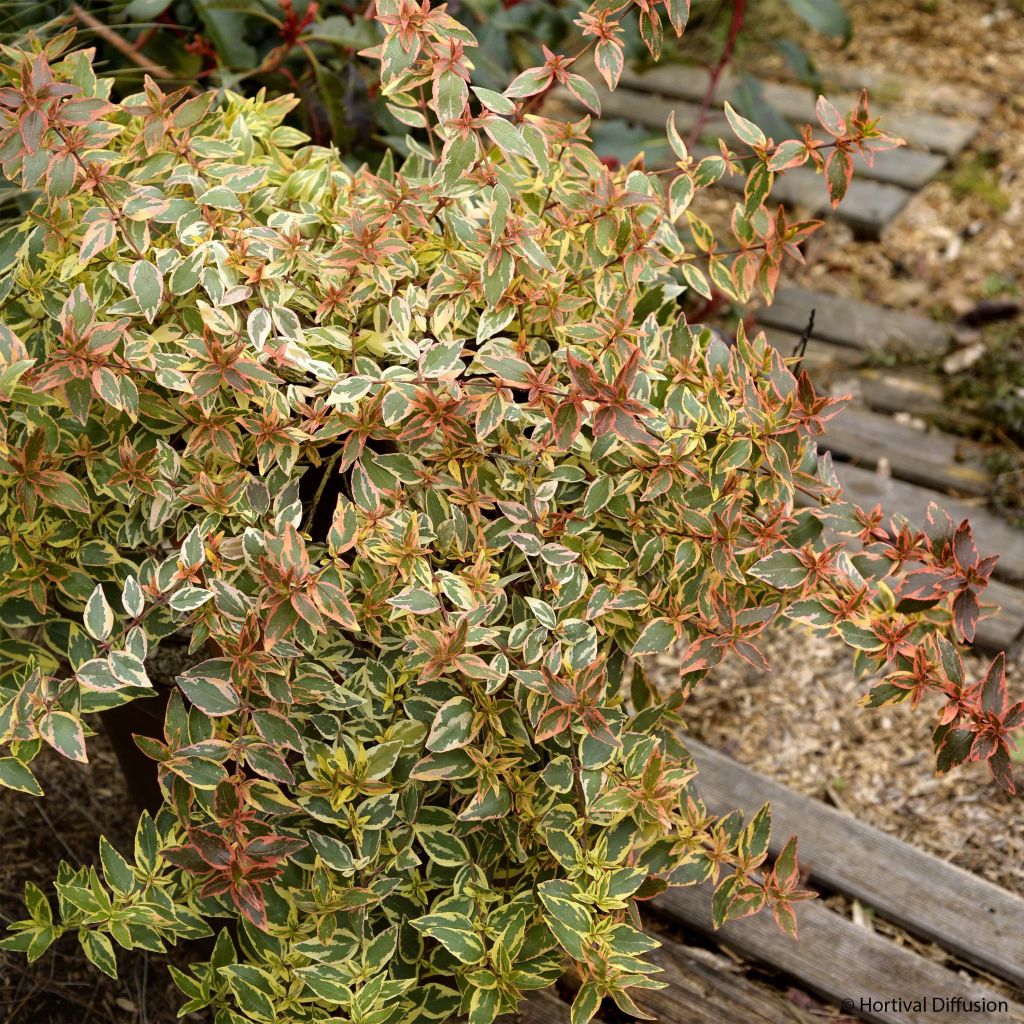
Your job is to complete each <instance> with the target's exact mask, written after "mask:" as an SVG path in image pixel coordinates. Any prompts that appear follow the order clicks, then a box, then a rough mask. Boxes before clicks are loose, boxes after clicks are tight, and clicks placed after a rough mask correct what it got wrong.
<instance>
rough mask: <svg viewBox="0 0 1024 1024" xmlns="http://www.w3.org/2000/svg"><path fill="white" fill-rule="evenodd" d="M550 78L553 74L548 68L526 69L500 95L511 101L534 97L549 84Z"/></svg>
mask: <svg viewBox="0 0 1024 1024" xmlns="http://www.w3.org/2000/svg"><path fill="white" fill-rule="evenodd" d="M552 78H553V72H552V71H551V70H550V69H549V68H527V69H526V70H525V71H522V72H520V73H519V74H518V75H516V77H515V78H514V79H512V84H511V85H510V86H509V87H508V88H507V89H506V90H505V91H504V93H502V95H503V96H509V97H511V98H512V99H525V98H526V97H528V96H536V95H537V93H539V92H543V91H544V89H546V88H547V87H548V86H549V85H550V84H551V81H552Z"/></svg>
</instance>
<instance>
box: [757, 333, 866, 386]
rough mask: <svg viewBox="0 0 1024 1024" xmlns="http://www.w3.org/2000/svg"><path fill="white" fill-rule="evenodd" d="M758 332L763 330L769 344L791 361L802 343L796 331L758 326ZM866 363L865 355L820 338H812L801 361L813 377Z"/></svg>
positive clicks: (801, 364)
mask: <svg viewBox="0 0 1024 1024" xmlns="http://www.w3.org/2000/svg"><path fill="white" fill-rule="evenodd" d="M758 330H759V331H760V330H763V331H764V334H765V337H766V338H767V339H768V343H769V344H770V345H773V346H774V347H775V348H777V349H778V350H779V353H780V354H781V355H783V356H785V357H786V358H787V359H789V358H790V357H791V356H792V355H793V353H794V352H795V351H796V346H797V344H798V342H799V341H800V335H799V334H797V333H796V332H794V331H784V330H781V329H780V328H777V327H763V326H762V325H761V324H758ZM863 361H864V353H863V352H859V351H858V350H857V349H855V348H849V347H848V346H847V345H833V344H832V343H831V342H828V341H822V340H820V339H818V338H811V340H810V341H809V342H808V344H807V351H806V352H805V353H804V357H803V359H802V360H801V363H800V366H801V369H804V370H807V372H808V373H810V374H811V375H812V376H813V375H815V374H819V375H823V374H826V373H829V372H831V371H833V370H839V369H846V370H849V369H850V368H852V367H856V366H858V365H859V364H860V363H862V362H863Z"/></svg>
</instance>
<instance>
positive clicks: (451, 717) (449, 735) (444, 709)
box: [427, 696, 475, 754]
mask: <svg viewBox="0 0 1024 1024" xmlns="http://www.w3.org/2000/svg"><path fill="white" fill-rule="evenodd" d="M474 717H475V708H474V707H473V703H472V701H470V700H469V698H468V697H463V696H459V697H452V699H451V700H449V701H447V702H446V703H444V704H442V705H441V707H440V708H439V709H438V712H437V714H436V715H435V716H434V722H433V725H431V727H430V735H429V736H428V737H427V750H430V751H433V752H434V753H436V754H442V753H445V752H446V751H449V750H455V749H457V748H458V747H464V746H466V744H467V743H469V742H470V740H471V739H472V737H473V719H474Z"/></svg>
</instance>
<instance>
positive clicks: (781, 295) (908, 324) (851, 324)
mask: <svg viewBox="0 0 1024 1024" xmlns="http://www.w3.org/2000/svg"><path fill="white" fill-rule="evenodd" d="M812 309H813V310H815V311H816V313H815V319H814V336H815V337H818V338H824V339H825V340H826V341H831V342H834V343H835V344H837V345H849V346H850V347H851V348H858V349H862V350H864V351H866V352H875V351H882V350H885V351H888V352H900V351H902V352H905V353H906V354H908V355H942V354H943V353H945V352H946V350H947V349H948V348H949V345H950V342H951V340H952V337H953V333H952V330H951V328H950V327H948V326H947V325H945V324H940V323H938V322H937V321H935V320H930V319H928V317H923V316H917V315H916V314H913V313H905V312H903V311H902V310H896V309H884V308H882V307H881V306H874V305H872V304H871V303H868V302H859V301H858V300H856V299H847V298H843V297H841V296H838V295H829V294H827V293H826V292H816V291H812V290H811V289H809V288H798V287H795V286H793V285H787V286H785V287H783V288H780V289H779V290H778V291H777V292H776V293H775V300H774V301H773V302H772V304H771V305H770V306H763V307H762V308H761V309H759V310H758V311H757V320H758V322H759V323H761V324H766V325H768V326H770V327H781V328H782V329H783V330H787V331H793V332H795V333H796V334H799V333H800V332H801V331H803V329H804V328H805V327H806V325H807V318H808V317H809V316H810V313H811V310H812Z"/></svg>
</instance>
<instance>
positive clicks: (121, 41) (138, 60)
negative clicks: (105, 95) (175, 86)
mask: <svg viewBox="0 0 1024 1024" xmlns="http://www.w3.org/2000/svg"><path fill="white" fill-rule="evenodd" d="M70 11H71V14H72V15H73V16H74V18H75V20H76V21H78V22H81V24H82V25H84V26H85V27H86V28H87V29H89V30H90V31H92V32H95V33H96V35H98V36H99V37H100V39H102V40H103V41H104V42H105V43H107V44H108V45H109V46H112V47H113V48H114V49H115V50H117V51H118V53H120V54H122V55H123V56H125V57H127V58H128V60H130V61H131V62H132V63H133V64H135V65H136V66H138V67H140V68H142V70H143V71H145V72H147V73H148V74H150V75H152V76H153V77H154V78H162V79H164V80H165V81H167V80H175V79H177V78H178V76H177V75H174V74H173V73H172V72H170V71H168V70H167V68H165V67H164V66H163V65H162V64H157V63H156V61H153V60H150V59H149V58H148V57H147V56H146V55H145V54H143V53H140V52H139V50H138V48H137V47H136V46H134V45H133V44H132V43H130V42H128V40H127V39H125V38H124V36H121V35H119V34H118V33H117V32H115V31H114V30H113V29H112V28H111V27H110V26H109V25H105V24H104V23H103V22H102V21H100V20H99V19H98V18H96V17H95V16H94V15H92V14H90V13H89V12H88V11H87V10H85V9H84V8H82V7H81V6H79V5H78V4H77V3H73V4H72V5H71V7H70ZM188 91H189V92H190V93H192V95H193V96H198V95H199V94H200V91H199V90H198V89H197V88H196V87H195V86H194V85H190V86H188Z"/></svg>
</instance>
